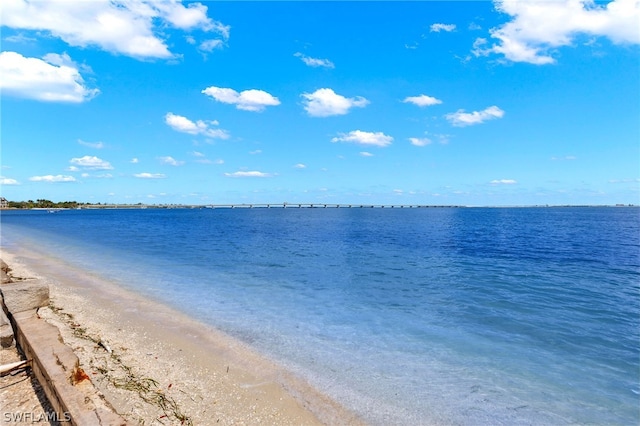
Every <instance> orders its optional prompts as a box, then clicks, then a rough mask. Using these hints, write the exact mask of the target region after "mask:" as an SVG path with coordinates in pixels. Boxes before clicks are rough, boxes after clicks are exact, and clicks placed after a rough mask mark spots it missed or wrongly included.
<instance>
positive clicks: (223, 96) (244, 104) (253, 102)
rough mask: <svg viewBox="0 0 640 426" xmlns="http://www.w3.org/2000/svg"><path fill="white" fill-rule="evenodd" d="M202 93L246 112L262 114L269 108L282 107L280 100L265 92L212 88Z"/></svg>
mask: <svg viewBox="0 0 640 426" xmlns="http://www.w3.org/2000/svg"><path fill="white" fill-rule="evenodd" d="M202 93H204V94H205V95H207V96H211V97H212V98H213V99H215V100H216V101H218V102H222V103H225V104H232V105H235V106H236V108H238V109H241V110H244V111H255V112H261V111H264V109H265V108H266V107H268V106H276V105H280V101H279V100H278V98H276V97H274V96H272V95H271V94H269V93H267V92H265V91H263V90H256V89H251V90H243V91H242V92H240V93H238V92H236V91H235V90H233V89H228V88H222V87H215V86H211V87H207V88H206V89H204V90H203V91H202Z"/></svg>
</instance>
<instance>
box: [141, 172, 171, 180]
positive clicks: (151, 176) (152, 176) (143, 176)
mask: <svg viewBox="0 0 640 426" xmlns="http://www.w3.org/2000/svg"><path fill="white" fill-rule="evenodd" d="M133 176H134V177H137V178H139V179H164V178H166V177H167V176H166V175H163V174H162V173H136V174H135V175H133Z"/></svg>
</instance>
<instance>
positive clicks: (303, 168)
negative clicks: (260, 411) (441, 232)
mask: <svg viewBox="0 0 640 426" xmlns="http://www.w3.org/2000/svg"><path fill="white" fill-rule="evenodd" d="M1 13H2V17H1V20H0V22H1V23H2V33H1V37H0V40H1V43H2V45H1V49H0V50H1V53H0V77H1V78H0V85H1V89H2V92H1V97H2V99H1V100H2V103H1V108H2V111H1V124H2V127H1V138H2V139H1V142H2V147H1V158H0V163H1V165H2V169H1V171H0V175H1V177H0V183H1V193H2V196H4V197H6V198H7V199H9V200H16V201H18V200H28V199H33V200H35V199H39V198H46V199H50V200H53V201H71V200H75V201H81V202H92V203H98V202H100V203H138V202H142V203H152V204H172V203H182V204H212V203H282V202H289V203H295V202H302V203H320V202H325V203H376V204H377V203H384V204H445V205H448V204H462V205H540V204H615V203H634V204H638V203H640V101H639V99H640V63H639V62H640V59H639V58H640V47H639V45H640V30H639V29H638V28H639V26H638V23H639V22H640V1H638V0H615V1H612V2H602V3H591V2H586V1H579V0H568V1H545V2H529V1H511V2H499V1H496V2H489V1H478V2H431V1H424V2H418V1H414V2H338V1H334V2H243V1H240V2H200V3H197V2H182V3H181V2H178V1H163V2H160V1H145V0H137V1H120V0H114V1H97V0H96V1H91V2H72V1H64V2H60V1H57V0H56V1H54V0H50V1H47V2H40V1H32V2H27V1H23V0H8V1H3V5H2V12H1Z"/></svg>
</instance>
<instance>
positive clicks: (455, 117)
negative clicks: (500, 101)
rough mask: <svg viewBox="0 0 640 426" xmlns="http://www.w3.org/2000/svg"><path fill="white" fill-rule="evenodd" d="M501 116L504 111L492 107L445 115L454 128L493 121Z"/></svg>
mask: <svg viewBox="0 0 640 426" xmlns="http://www.w3.org/2000/svg"><path fill="white" fill-rule="evenodd" d="M503 116H504V111H503V110H501V109H500V108H498V107H497V106H495V105H494V106H490V107H487V108H485V109H483V110H482V111H473V112H464V110H462V109H460V110H458V111H456V112H452V113H450V114H447V115H446V116H445V117H446V118H447V120H449V122H450V123H451V124H453V125H454V126H457V127H464V126H472V125H475V124H481V123H484V122H485V121H487V120H494V119H496V118H502V117H503Z"/></svg>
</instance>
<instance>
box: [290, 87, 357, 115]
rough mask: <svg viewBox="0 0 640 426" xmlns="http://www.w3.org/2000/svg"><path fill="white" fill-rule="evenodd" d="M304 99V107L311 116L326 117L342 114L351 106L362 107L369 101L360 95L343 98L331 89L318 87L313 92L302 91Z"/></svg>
mask: <svg viewBox="0 0 640 426" xmlns="http://www.w3.org/2000/svg"><path fill="white" fill-rule="evenodd" d="M301 96H302V97H303V98H304V99H305V100H304V101H303V102H304V109H305V111H307V113H308V114H309V115H310V116H312V117H328V116H331V115H344V114H347V113H348V112H349V110H350V109H351V108H354V107H358V108H363V107H365V106H367V105H368V104H369V101H368V100H367V99H365V98H363V97H362V96H356V97H355V98H345V97H344V96H342V95H338V94H337V93H336V92H334V91H333V90H332V89H318V90H316V91H315V92H313V93H303V94H302V95H301Z"/></svg>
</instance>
